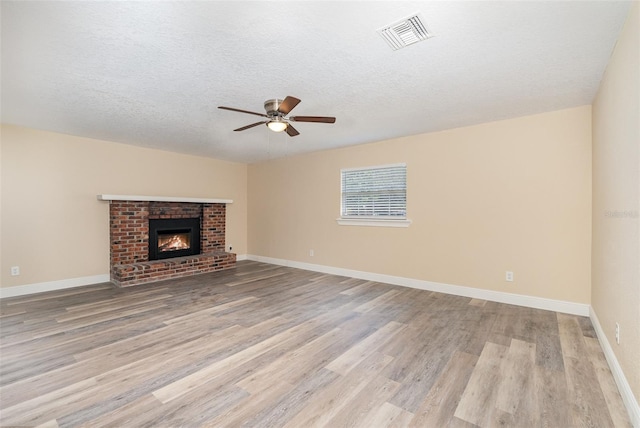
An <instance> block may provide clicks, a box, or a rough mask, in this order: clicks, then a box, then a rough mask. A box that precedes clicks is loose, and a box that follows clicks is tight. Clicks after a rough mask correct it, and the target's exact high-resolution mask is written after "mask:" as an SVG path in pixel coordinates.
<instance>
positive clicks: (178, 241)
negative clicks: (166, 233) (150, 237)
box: [158, 234, 189, 251]
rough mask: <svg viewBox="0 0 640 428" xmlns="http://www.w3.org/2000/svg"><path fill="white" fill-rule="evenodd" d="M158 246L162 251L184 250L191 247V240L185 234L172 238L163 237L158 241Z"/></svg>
mask: <svg viewBox="0 0 640 428" xmlns="http://www.w3.org/2000/svg"><path fill="white" fill-rule="evenodd" d="M158 248H159V249H160V251H175V250H184V249H187V248H189V242H188V239H187V238H186V236H185V235H184V234H182V235H173V236H172V237H170V238H162V239H161V240H160V242H158Z"/></svg>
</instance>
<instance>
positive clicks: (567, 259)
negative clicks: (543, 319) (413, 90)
mask: <svg viewBox="0 0 640 428" xmlns="http://www.w3.org/2000/svg"><path fill="white" fill-rule="evenodd" d="M397 162H406V164H407V180H408V185H407V186H408V190H407V193H408V196H407V197H408V217H409V218H410V219H411V220H412V221H413V224H411V226H410V227H409V228H406V229H404V228H381V227H358V226H339V225H338V224H337V223H336V218H337V217H338V215H339V209H340V169H341V168H351V167H362V166H370V165H381V164H390V163H397ZM248 189H249V192H248V195H249V196H248V199H249V215H248V227H249V233H248V235H249V254H253V255H260V256H267V257H274V258H280V259H286V260H294V261H299V262H307V263H314V264H320V265H326V266H332V267H341V268H347V269H355V270H360V271H365V272H373V273H381V274H387V275H395V276H400V277H408V278H414V279H421V280H428V281H436V282H442V283H447V284H455V285H463V286H468V287H477V288H483V289H487V290H495V291H502V292H510V293H518V294H523V295H530V296H538V297H546V298H551V299H558V300H565V301H571V302H577V303H589V302H590V292H591V291H590V282H591V278H590V275H591V268H590V257H591V247H590V245H591V108H590V106H584V107H579V108H574V109H569V110H563V111H556V112H551V113H545V114H540V115H535V116H529V117H522V118H518V119H512V120H505V121H499V122H493V123H487V124H482V125H478V126H472V127H467V128H460V129H454V130H449V131H445V132H438V133H431V134H423V135H417V136H411V137H406V138H400V139H394V140H389V141H383V142H379V143H373V144H367V145H362V146H356V147H350V148H345V149H338V150H329V151H324V152H317V153H312V154H307V155H300V156H295V157H290V158H285V159H279V160H273V161H269V162H263V163H258V164H254V165H250V166H249V179H248ZM310 249H313V250H314V252H315V256H314V257H310V256H309V250H310ZM507 270H511V271H513V272H514V276H515V281H514V282H513V283H510V282H506V281H505V271H507Z"/></svg>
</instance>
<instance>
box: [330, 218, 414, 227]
mask: <svg viewBox="0 0 640 428" xmlns="http://www.w3.org/2000/svg"><path fill="white" fill-rule="evenodd" d="M336 221H337V222H338V224H339V225H340V226H375V227H409V225H410V224H411V220H409V219H407V218H403V219H378V218H343V217H341V218H337V219H336Z"/></svg>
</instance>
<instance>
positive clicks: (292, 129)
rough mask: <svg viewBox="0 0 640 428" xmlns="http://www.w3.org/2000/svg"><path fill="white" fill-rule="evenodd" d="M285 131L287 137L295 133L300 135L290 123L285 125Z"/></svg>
mask: <svg viewBox="0 0 640 428" xmlns="http://www.w3.org/2000/svg"><path fill="white" fill-rule="evenodd" d="M285 131H286V132H287V134H289V137H295V136H296V135H300V133H299V132H298V130H297V129H296V128H294V127H293V126H291V124H288V125H287V128H286V129H285Z"/></svg>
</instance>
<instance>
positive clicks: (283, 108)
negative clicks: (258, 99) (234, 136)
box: [218, 96, 336, 137]
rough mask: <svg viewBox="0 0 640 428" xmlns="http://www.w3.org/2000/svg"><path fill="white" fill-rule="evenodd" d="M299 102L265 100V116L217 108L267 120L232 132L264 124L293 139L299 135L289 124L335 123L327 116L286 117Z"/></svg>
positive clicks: (293, 98)
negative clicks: (283, 132) (253, 115)
mask: <svg viewBox="0 0 640 428" xmlns="http://www.w3.org/2000/svg"><path fill="white" fill-rule="evenodd" d="M299 102H300V100H299V99H297V98H295V97H291V96H288V97H286V98H285V99H284V100H281V99H277V98H276V99H273V100H267V101H265V102H264V109H265V110H266V112H267V113H266V114H264V113H256V112H253V111H247V110H240V109H237V108H233V107H223V106H218V108H221V109H223V110H231V111H238V112H240V113H247V114H255V115H256V116H262V117H266V118H267V120H263V121H261V122H256V123H252V124H251V125H247V126H243V127H242V128H238V129H234V131H244V130H245V129H249V128H253V127H254V126H258V125H262V124H263V123H264V124H266V125H267V126H268V127H269V129H271V130H272V131H274V132H282V131H286V132H287V134H288V135H289V136H290V137H295V136H296V135H299V134H300V133H299V132H298V130H297V129H296V128H294V127H293V126H292V125H291V123H289V122H318V123H335V121H336V118H335V117H327V116H291V117H287V115H288V114H289V112H290V111H291V110H293V108H294V107H295V106H297V105H298V103H299Z"/></svg>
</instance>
